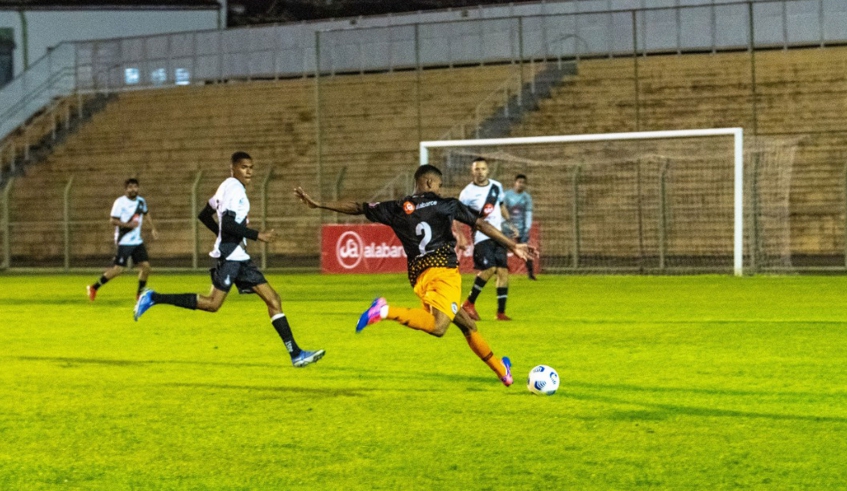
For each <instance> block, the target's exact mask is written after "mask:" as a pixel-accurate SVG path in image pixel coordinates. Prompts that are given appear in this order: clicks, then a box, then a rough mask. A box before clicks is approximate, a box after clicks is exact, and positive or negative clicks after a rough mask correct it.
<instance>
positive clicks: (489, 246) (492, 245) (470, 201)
mask: <svg viewBox="0 0 847 491" xmlns="http://www.w3.org/2000/svg"><path fill="white" fill-rule="evenodd" d="M471 173H472V175H473V181H472V182H471V183H470V184H468V185H467V186H465V189H463V190H462V192H461V193H460V194H459V201H461V202H462V203H463V204H465V205H466V206H468V207H469V208H470V209H472V210H474V211H475V212H476V213H477V214H478V216H479V217H480V218H482V219H484V220H485V221H486V222H488V223H489V224H491V226H492V227H494V228H496V229H497V230H500V229H501V228H502V226H503V221H504V220H509V211H508V210H506V207H505V206H504V205H503V196H504V194H505V193H504V192H503V185H502V184H500V182H499V181H495V180H494V179H489V178H488V173H489V169H488V162H486V160H485V159H484V158H482V157H477V158H476V159H474V161H473V162H472V163H471ZM489 235H490V234H484V233H482V232H481V231H480V229H479V228H477V230H476V232H475V233H474V234H473V243H474V249H473V263H474V269H476V270H478V271H479V273H477V275H476V278H475V279H474V284H473V287H472V288H471V292H470V294H469V295H468V299H467V300H465V303H463V304H462V309H464V310H466V311H467V312H468V314H469V315H470V317H471V318H472V319H473V320H479V313H477V311H476V306H475V305H474V304H475V303H476V299H477V297H478V296H479V294H480V293H481V292H482V289H483V288H484V287H485V285H486V283H488V280H490V279H491V277H492V276H496V277H497V320H501V321H510V320H512V319H511V318H510V317H509V316H507V315H506V300H507V299H508V298H509V263H508V257H507V254H506V248H505V247H503V245H502V244H500V243H499V242H497V241H495V240H491V238H490V237H489Z"/></svg>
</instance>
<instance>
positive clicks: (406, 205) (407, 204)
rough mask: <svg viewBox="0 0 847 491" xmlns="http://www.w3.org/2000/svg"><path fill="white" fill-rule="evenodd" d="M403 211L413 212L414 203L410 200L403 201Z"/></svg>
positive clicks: (409, 213) (408, 213)
mask: <svg viewBox="0 0 847 491" xmlns="http://www.w3.org/2000/svg"><path fill="white" fill-rule="evenodd" d="M403 211H405V212H406V214H407V215H411V214H412V213H414V212H415V204H414V203H412V202H411V201H406V202H405V203H403Z"/></svg>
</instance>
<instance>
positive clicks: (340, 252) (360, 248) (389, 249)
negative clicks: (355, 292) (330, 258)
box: [335, 230, 406, 269]
mask: <svg viewBox="0 0 847 491" xmlns="http://www.w3.org/2000/svg"><path fill="white" fill-rule="evenodd" d="M335 257H336V259H338V264H340V265H341V267H342V268H344V269H353V268H355V267H356V266H358V265H359V263H361V262H362V259H374V258H376V259H379V258H385V257H406V251H404V250H403V247H402V246H395V245H389V244H387V243H385V242H381V243H379V244H377V243H376V242H371V243H369V244H365V242H364V241H363V240H362V237H361V236H360V235H359V234H358V233H356V232H353V231H352V230H351V231H347V232H344V233H343V234H341V237H339V238H338V241H337V242H336V243H335Z"/></svg>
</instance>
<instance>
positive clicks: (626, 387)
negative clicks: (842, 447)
mask: <svg viewBox="0 0 847 491" xmlns="http://www.w3.org/2000/svg"><path fill="white" fill-rule="evenodd" d="M567 385H568V386H569V387H579V388H583V389H602V390H617V391H631V392H655V393H667V394H673V393H680V394H681V393H685V394H705V395H711V396H755V397H768V396H778V397H803V398H808V397H826V398H841V399H847V391H844V392H835V393H827V394H821V393H818V392H796V391H785V392H781V391H780V392H777V391H763V390H738V389H701V388H694V387H642V386H640V385H631V384H593V383H586V382H575V381H568V383H567Z"/></svg>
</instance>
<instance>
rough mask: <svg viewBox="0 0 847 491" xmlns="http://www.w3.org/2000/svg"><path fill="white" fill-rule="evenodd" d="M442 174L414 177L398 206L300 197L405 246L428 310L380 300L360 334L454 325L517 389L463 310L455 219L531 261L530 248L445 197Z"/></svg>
mask: <svg viewBox="0 0 847 491" xmlns="http://www.w3.org/2000/svg"><path fill="white" fill-rule="evenodd" d="M441 183H442V180H441V171H440V170H438V168H436V167H434V166H431V165H423V166H421V167H419V168H418V170H417V171H416V172H415V191H414V194H412V195H411V196H406V197H405V198H402V199H400V200H397V201H384V202H381V203H357V202H331V203H318V202H316V201H314V200H313V199H312V198H311V197H309V195H308V194H306V192H305V191H303V189H302V188H299V187H298V188H296V189H295V190H294V192H295V194H297V196H298V197H299V198H300V200H301V201H302V202H303V203H305V204H306V205H307V206H309V207H310V208H323V209H326V210H332V211H335V212H338V213H345V214H347V215H365V217H366V218H367V219H368V220H370V221H372V222H378V223H382V224H385V225H388V226H389V227H391V229H392V230H394V233H395V234H396V235H397V238H398V239H400V242H401V243H402V244H403V249H404V250H405V251H406V256H407V258H408V259H407V261H408V263H407V264H408V273H409V282H410V283H411V284H412V288H413V289H414V291H415V294H417V296H418V297H419V298H420V299H421V302H422V303H423V308H417V309H408V308H403V307H395V306H390V305H389V304H388V301H387V300H386V299H385V298H382V297H380V298H377V299H376V300H374V302H373V304H371V306H370V308H368V309H367V310H366V311H365V312H364V313H363V314H362V315H361V317H360V318H359V322H358V324H357V325H356V332H361V331H362V329H364V328H365V327H366V326H369V325H371V324H374V323H376V322H379V321H381V320H383V319H391V320H393V321H396V322H399V323H401V324H403V325H404V326H407V327H410V328H412V329H417V330H419V331H424V332H426V333H428V334H431V335H433V336H436V337H441V336H443V335H444V333H445V332H446V331H447V327H448V326H449V325H450V323H451V322H452V323H454V324H456V325H457V326H459V329H460V330H461V331H462V334H464V336H465V340H466V341H467V343H468V345H469V346H470V348H471V350H472V351H473V352H474V353H475V354H476V355H477V356H478V357H479V358H480V359H481V360H482V361H483V362H485V363H486V364H487V365H488V366H489V367H490V368H491V369H492V370H493V371H494V373H496V374H497V377H498V378H499V379H500V380H501V381H502V382H503V384H505V385H506V386H507V387H508V386H509V385H512V382H513V379H512V372H511V362H510V361H509V359H508V358H506V357H503V358H502V359H500V358H497V357H496V356H494V352H493V351H491V348H490V347H489V346H488V343H487V342H486V341H485V339H483V337H482V335H481V334H479V332H478V331H477V329H476V323H475V322H474V321H473V320H472V319H471V318H470V317H469V316H468V314H467V312H465V311H463V310H461V309H460V308H459V302H460V301H461V298H462V276H461V275H460V274H459V267H458V265H459V262H458V258H457V256H456V250H455V247H456V238H455V237H454V236H453V232H452V224H453V220H458V221H460V222H462V223H465V224H467V225H469V226H471V227H476V228H478V229H479V230H481V231H482V232H483V233H486V234H490V235H491V237H494V240H497V241H498V242H500V243H502V244H503V245H504V246H505V247H508V248H509V249H510V250H512V251H514V253H515V254H516V255H518V256H519V257H521V258H524V259H526V258H527V257H528V254H529V252H530V250H529V248H528V246H527V245H526V244H517V243H515V242H514V241H513V240H511V239H509V238H508V237H506V236H505V235H503V234H502V232H500V231H499V230H498V229H496V228H494V227H492V226H491V225H490V224H488V223H487V222H485V221H484V220H482V219H481V218H479V217H478V216H477V214H476V213H474V212H473V211H472V210H470V209H469V208H468V207H467V206H465V205H463V204H462V203H460V202H459V201H458V200H457V199H455V198H443V197H441V196H439V194H438V192H439V190H440V189H441Z"/></svg>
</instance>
